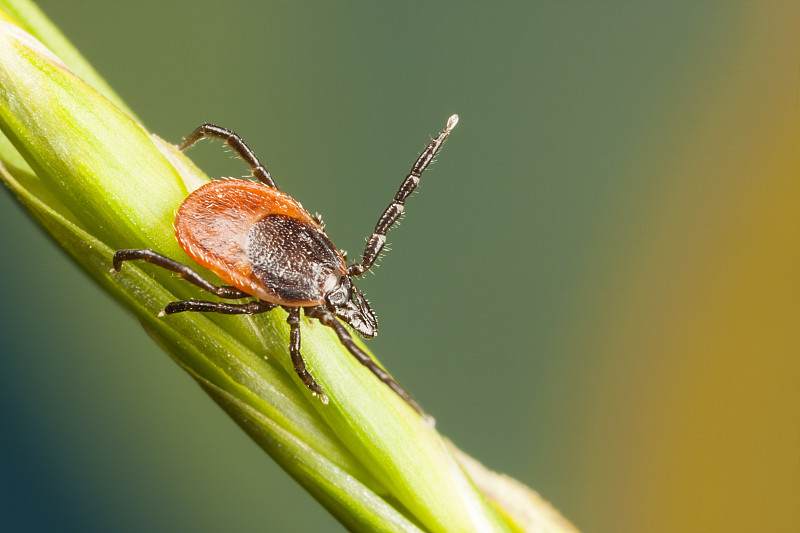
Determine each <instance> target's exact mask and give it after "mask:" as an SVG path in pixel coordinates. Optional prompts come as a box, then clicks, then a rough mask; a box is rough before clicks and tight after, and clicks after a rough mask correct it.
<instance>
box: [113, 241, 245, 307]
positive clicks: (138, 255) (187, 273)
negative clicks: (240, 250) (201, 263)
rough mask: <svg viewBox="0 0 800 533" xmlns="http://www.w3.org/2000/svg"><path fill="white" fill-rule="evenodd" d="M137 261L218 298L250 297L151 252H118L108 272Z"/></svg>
mask: <svg viewBox="0 0 800 533" xmlns="http://www.w3.org/2000/svg"><path fill="white" fill-rule="evenodd" d="M137 259H140V260H142V261H147V262H148V263H153V264H154V265H157V266H160V267H161V268H166V269H167V270H171V271H173V272H175V273H176V274H178V275H179V276H180V277H182V278H183V279H185V280H186V281H189V282H191V283H194V284H195V285H197V286H198V287H200V288H201V289H203V290H206V291H208V292H210V293H211V294H214V295H216V296H219V297H220V298H230V299H238V298H250V297H251V295H249V294H247V293H246V292H243V291H240V290H239V289H237V288H236V287H231V286H230V285H222V286H221V287H217V286H216V285H214V284H213V283H211V282H210V281H207V280H205V279H204V278H203V277H202V276H200V274H198V273H197V272H195V271H194V270H192V269H191V268H189V267H188V266H186V265H184V264H183V263H178V262H177V261H175V260H174V259H170V258H169V257H165V256H163V255H161V254H159V253H156V252H154V251H153V250H119V251H118V252H117V253H115V254H114V259H113V265H114V268H112V269H111V270H110V272H111V273H112V274H116V273H117V272H119V271H120V270H121V269H122V263H123V262H125V261H133V260H137Z"/></svg>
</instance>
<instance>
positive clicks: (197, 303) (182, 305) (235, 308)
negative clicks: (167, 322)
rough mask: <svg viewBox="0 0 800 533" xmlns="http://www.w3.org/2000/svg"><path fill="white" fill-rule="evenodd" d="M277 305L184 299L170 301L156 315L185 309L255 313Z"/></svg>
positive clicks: (225, 312)
mask: <svg viewBox="0 0 800 533" xmlns="http://www.w3.org/2000/svg"><path fill="white" fill-rule="evenodd" d="M276 307H277V306H276V305H275V304H271V303H269V302H265V301H263V300H256V301H255V302H248V303H246V304H229V303H225V302H206V301H203V300H185V301H182V302H170V303H168V304H167V306H166V307H165V308H164V310H163V311H161V312H160V313H159V314H158V316H164V315H174V314H175V313H183V312H185V311H193V312H196V313H222V314H223V315H257V314H259V313H266V312H267V311H272V310H273V309H275V308H276Z"/></svg>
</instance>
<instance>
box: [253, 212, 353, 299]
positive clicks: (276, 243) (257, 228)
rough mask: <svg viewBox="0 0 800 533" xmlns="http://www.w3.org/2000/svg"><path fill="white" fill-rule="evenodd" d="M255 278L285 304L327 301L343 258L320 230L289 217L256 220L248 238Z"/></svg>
mask: <svg viewBox="0 0 800 533" xmlns="http://www.w3.org/2000/svg"><path fill="white" fill-rule="evenodd" d="M246 254H247V259H248V260H249V262H250V265H251V267H250V268H251V269H252V272H253V276H254V277H255V278H257V279H258V280H259V281H260V282H261V283H263V284H264V286H265V287H267V289H268V290H269V291H270V292H271V293H273V294H275V295H276V296H278V298H280V299H281V300H282V301H286V302H291V301H297V302H311V301H319V302H322V301H324V298H325V293H326V291H325V285H326V282H327V283H328V285H329V287H328V290H330V285H331V284H332V283H333V280H336V279H338V277H339V276H340V275H341V264H342V259H341V256H340V255H339V252H338V251H337V250H336V248H335V247H334V246H333V243H331V241H330V240H329V239H328V238H327V237H326V236H325V234H323V233H322V232H320V230H318V229H317V228H315V227H313V226H311V225H310V224H307V223H305V222H303V221H300V220H297V219H296V218H291V217H288V216H286V215H269V216H266V217H264V218H262V219H261V220H259V221H257V222H256V223H255V224H253V226H252V227H251V229H250V232H249V233H248V235H247V251H246Z"/></svg>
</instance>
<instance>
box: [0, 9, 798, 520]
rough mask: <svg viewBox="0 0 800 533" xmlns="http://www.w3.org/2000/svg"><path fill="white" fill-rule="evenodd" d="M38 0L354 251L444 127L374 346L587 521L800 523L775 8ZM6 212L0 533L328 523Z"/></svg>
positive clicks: (782, 58)
mask: <svg viewBox="0 0 800 533" xmlns="http://www.w3.org/2000/svg"><path fill="white" fill-rule="evenodd" d="M39 5H40V6H41V7H42V8H43V10H44V11H45V12H46V13H47V14H48V15H49V16H50V17H51V18H52V20H53V21H54V22H55V23H56V24H57V25H58V26H59V27H60V28H61V29H62V30H63V31H64V33H65V34H66V35H67V37H69V38H70V39H71V40H72V41H73V43H75V45H76V46H77V47H78V48H79V49H80V50H81V51H82V52H83V53H84V55H85V56H86V57H87V58H88V59H89V60H90V61H91V62H92V63H93V64H94V65H95V67H96V68H97V69H98V70H99V71H100V72H101V74H103V75H104V76H105V78H106V79H107V80H108V81H109V82H110V83H111V85H112V86H113V87H114V88H115V89H116V90H117V91H118V92H119V93H120V94H121V95H122V97H123V98H124V99H125V100H126V101H127V102H128V103H129V105H130V106H131V107H132V108H133V109H134V110H136V112H137V113H138V114H139V116H140V118H141V119H142V120H143V121H144V123H145V124H146V125H147V126H148V127H149V128H150V129H151V130H152V131H154V132H156V133H158V134H159V135H161V136H162V137H164V138H165V139H168V140H170V141H173V142H178V141H179V140H181V139H182V137H183V136H184V135H186V134H187V133H188V132H190V131H191V130H192V129H193V128H194V127H195V126H197V125H199V124H200V123H202V122H204V121H210V122H215V123H218V124H220V125H223V126H226V127H229V128H231V129H234V130H235V131H237V132H238V133H240V134H241V135H242V136H243V137H244V138H245V139H246V140H247V142H248V143H249V144H250V146H251V147H252V148H253V149H255V151H256V152H257V153H258V154H259V155H260V157H261V158H262V160H263V161H264V162H265V163H266V164H267V167H268V168H269V169H270V171H271V172H272V174H273V176H274V177H275V179H276V181H277V183H278V185H279V186H280V187H281V188H282V189H283V190H284V191H286V192H288V193H289V194H291V195H293V196H294V197H296V198H297V199H299V200H300V201H302V203H303V205H304V206H305V207H306V208H307V209H308V210H309V211H311V212H315V211H318V212H320V213H322V214H323V215H324V218H325V221H326V223H327V225H328V226H327V227H328V233H329V234H330V235H331V236H332V238H333V239H334V242H336V243H337V245H338V246H340V247H343V248H345V249H347V250H349V251H350V254H351V256H357V255H358V253H360V251H361V249H362V246H363V242H364V237H365V236H366V235H367V234H368V232H369V231H370V230H371V228H372V225H373V224H374V222H375V220H376V218H377V216H378V215H379V214H380V213H381V211H382V209H383V208H384V206H385V205H386V204H387V202H388V201H389V199H390V198H391V196H392V195H393V194H394V191H395V189H396V187H397V185H398V184H399V183H400V180H402V178H403V176H404V175H405V173H406V172H407V171H408V168H409V167H410V165H411V163H412V162H413V160H414V158H415V157H416V155H417V154H418V153H419V151H421V150H422V148H423V147H424V145H425V143H426V142H427V140H428V138H429V136H431V135H435V134H436V133H437V132H438V131H439V130H440V129H441V128H442V126H443V125H444V123H445V120H446V119H447V117H448V116H449V115H450V114H451V113H459V115H460V116H461V122H460V123H459V126H458V128H457V129H456V130H455V131H454V132H453V135H452V136H451V138H450V140H449V141H448V143H447V145H446V147H445V149H444V150H443V152H442V153H441V155H440V156H439V157H438V162H437V163H436V164H435V165H434V166H433V167H432V168H431V169H430V170H429V171H428V173H427V174H426V175H425V177H424V179H423V183H422V186H421V192H420V193H419V194H417V195H415V197H414V198H413V199H412V200H410V201H409V203H408V205H407V216H406V218H405V219H404V221H403V223H402V224H401V226H400V227H399V228H397V229H395V230H394V231H392V232H391V233H390V235H389V241H390V244H391V245H392V246H391V247H392V248H393V250H391V251H390V252H389V253H388V254H386V255H385V256H384V257H383V260H382V261H381V265H380V268H379V269H378V270H377V275H376V276H374V277H372V276H370V277H368V278H367V279H366V280H364V281H363V282H362V283H361V284H360V287H361V288H362V290H363V291H364V292H365V293H366V294H367V296H368V297H369V299H370V301H371V302H372V304H373V307H374V308H375V310H376V312H377V313H378V316H379V319H380V321H381V334H380V335H379V336H378V337H377V338H376V339H375V340H373V341H371V342H370V346H371V348H372V349H373V350H374V351H375V352H376V353H377V354H379V356H380V357H381V360H382V361H383V362H384V363H385V364H386V365H387V366H388V368H389V369H390V370H391V371H392V372H393V374H394V375H395V377H397V378H398V380H399V381H400V382H401V383H402V384H403V385H404V386H405V387H406V388H408V389H409V390H410V391H411V392H412V393H413V394H414V395H415V396H416V398H417V399H418V400H420V402H421V403H422V404H423V405H424V406H425V408H426V409H427V410H428V411H429V412H430V413H432V414H433V415H434V416H435V417H436V418H437V421H438V427H439V429H440V431H441V432H442V433H443V434H445V435H447V436H448V437H450V438H452V439H453V440H454V441H455V443H456V444H458V445H459V446H460V447H461V448H463V449H464V450H465V451H466V452H468V453H470V454H471V455H473V456H475V457H476V458H477V459H479V460H480V461H482V462H483V463H484V464H485V465H486V466H488V467H490V468H492V469H495V470H499V471H501V472H505V473H508V474H509V475H512V476H513V477H515V478H517V479H519V480H521V481H523V482H524V483H526V484H528V485H529V486H531V487H532V488H534V489H536V490H537V491H539V492H540V493H541V494H542V495H543V496H544V497H545V498H546V499H548V500H550V501H551V502H552V503H553V504H554V505H555V506H556V507H557V508H558V509H559V510H560V511H561V512H562V513H563V514H564V515H565V516H566V517H567V518H568V519H570V520H571V521H572V522H574V523H575V524H576V526H577V527H578V528H580V529H581V530H582V531H585V532H642V531H647V532H672V531H684V532H695V531H696V532H706V531H728V532H735V531H742V532H744V531H748V532H751V531H771V532H783V531H785V532H796V531H798V529H800V510H799V509H800V508H799V507H798V506H797V495H798V490H800V401H799V400H798V385H800V367H799V364H798V360H799V357H798V356H800V277H799V276H798V274H799V273H800V239H799V238H800V215H799V214H798V209H797V204H798V200H799V199H800V179H799V178H800V126H798V124H800V122H799V121H798V119H799V118H800V31H799V30H798V28H800V5H798V4H797V3H796V2H779V1H765V2H744V1H742V2H739V1H730V0H728V1H724V2H723V1H720V2H712V1H703V2H697V1H692V2H688V1H687V2H627V1H618V2H527V3H522V2H517V3H495V2H492V3H489V2H458V3H456V2H453V3H445V2H424V3H423V2H405V3H402V4H391V5H389V4H385V3H367V2H362V3H354V2H347V3H345V2H342V3H335V4H334V3H327V2H314V3H311V2H297V3H292V2H257V1H254V0H253V1H243V0H229V1H228V2H225V3H224V4H223V2H218V1H213V2H212V1H204V0H194V1H192V2H155V1H152V0H140V1H138V2H126V3H122V2H102V1H73V2H63V1H57V0H49V1H44V0H43V1H41V2H40V3H39ZM192 156H193V157H195V158H196V161H198V162H200V164H201V165H202V166H203V167H204V169H206V170H207V171H208V173H209V174H210V175H217V176H222V175H225V176H231V175H233V176H241V175H243V174H244V173H245V172H246V168H245V166H244V165H243V164H242V163H241V162H239V161H236V160H233V159H231V158H230V157H229V156H228V155H226V154H225V153H224V152H223V151H222V150H221V147H220V145H219V144H211V143H208V144H207V145H203V146H201V147H199V148H197V149H195V150H193V152H192ZM0 227H2V228H3V231H2V234H1V235H0V246H2V250H3V251H2V258H3V260H2V261H0V276H1V279H2V280H3V283H4V285H3V301H4V303H3V305H2V307H0V317H1V318H2V319H1V320H0V328H2V330H1V331H0V335H2V340H1V341H0V425H1V426H0V427H2V429H1V430H0V432H1V433H0V456H1V457H2V459H1V460H0V531H4V532H5V531H10V532H23V531H24V532H27V531H31V532H33V531H82V532H84V531H117V532H126V531H131V532H139V531H195V532H211V531H337V530H340V529H341V528H340V526H339V525H338V523H337V522H335V521H334V520H333V519H332V518H331V517H329V516H328V515H327V513H326V512H325V511H324V510H323V509H322V508H321V507H320V506H318V505H317V504H316V503H315V502H314V501H313V500H312V499H311V498H310V497H309V496H308V495H306V494H305V493H304V492H303V491H302V490H301V489H300V488H299V487H298V486H296V485H295V484H294V482H293V481H292V480H291V479H290V478H289V477H288V476H287V475H285V474H284V473H283V472H282V471H281V470H280V469H279V468H278V467H276V466H275V465H274V464H272V462H271V460H270V459H269V458H268V457H267V456H265V455H264V454H263V453H262V452H261V451H260V450H259V449H258V448H257V447H256V446H255V445H254V444H253V443H252V442H250V440H249V439H248V438H247V437H246V436H245V435H244V434H243V433H242V432H241V431H240V430H239V429H238V428H237V427H236V426H235V425H234V424H233V423H232V422H231V421H230V420H229V419H228V418H227V417H226V416H225V415H224V414H223V413H222V411H221V410H220V409H218V408H217V407H216V405H214V404H213V402H212V401H211V400H210V399H209V398H207V397H206V395H205V394H204V393H203V392H202V391H201V390H200V388H199V387H197V386H196V385H195V384H194V382H193V381H192V380H191V379H190V378H189V377H188V376H187V375H185V374H184V373H183V372H182V371H181V370H180V369H179V368H178V367H177V366H176V365H174V364H173V363H172V362H171V360H170V359H169V358H168V357H166V356H165V355H164V354H163V353H161V352H160V351H159V349H158V348H157V347H156V346H155V344H154V343H153V342H151V341H150V339H149V338H148V337H147V335H146V334H145V333H144V331H143V330H142V329H140V327H139V325H138V324H137V323H136V321H135V320H134V319H133V318H132V317H131V316H130V315H128V313H127V312H125V311H124V310H123V309H122V308H121V307H120V306H118V305H117V304H116V303H115V302H114V301H112V300H111V299H110V298H109V297H107V296H106V295H104V294H103V293H102V292H101V291H100V290H99V289H98V288H97V287H95V286H94V284H93V283H92V282H91V281H89V280H88V279H87V278H86V277H85V276H84V275H83V274H82V273H81V272H80V271H78V270H77V269H76V268H75V267H74V266H73V265H72V264H71V263H70V262H69V261H68V260H67V259H66V257H65V255H64V254H62V253H61V252H60V251H59V250H58V249H56V248H55V247H54V246H53V245H52V244H51V243H50V242H49V240H48V239H47V237H45V236H44V235H43V234H42V232H40V231H39V230H38V229H37V228H36V227H34V225H33V224H32V223H31V221H30V220H29V219H28V218H27V217H26V216H25V214H24V213H23V212H22V211H21V209H20V208H19V207H18V206H17V205H16V203H15V202H14V201H13V200H12V199H11V196H10V195H9V194H7V193H3V194H0Z"/></svg>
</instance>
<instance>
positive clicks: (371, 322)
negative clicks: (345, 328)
mask: <svg viewBox="0 0 800 533" xmlns="http://www.w3.org/2000/svg"><path fill="white" fill-rule="evenodd" d="M325 304H326V307H328V309H330V310H331V311H333V313H334V314H335V315H336V316H337V317H339V318H340V319H342V320H344V321H345V322H346V323H347V324H349V325H350V327H352V328H353V329H354V330H356V331H357V332H359V333H360V334H361V336H362V337H364V338H366V339H369V338H371V337H374V336H375V334H376V333H378V320H377V318H375V313H373V312H372V309H370V307H369V304H368V303H367V300H365V299H364V295H363V294H361V291H359V290H358V287H356V286H355V285H353V283H352V281H350V276H347V275H344V276H341V277H339V278H338V279H336V280H335V281H334V282H333V283H331V286H330V288H329V290H328V291H327V292H326V293H325Z"/></svg>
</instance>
